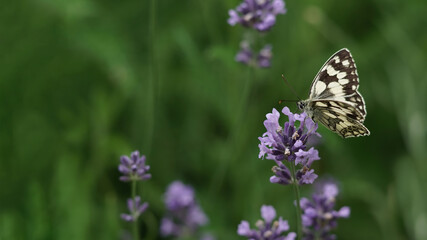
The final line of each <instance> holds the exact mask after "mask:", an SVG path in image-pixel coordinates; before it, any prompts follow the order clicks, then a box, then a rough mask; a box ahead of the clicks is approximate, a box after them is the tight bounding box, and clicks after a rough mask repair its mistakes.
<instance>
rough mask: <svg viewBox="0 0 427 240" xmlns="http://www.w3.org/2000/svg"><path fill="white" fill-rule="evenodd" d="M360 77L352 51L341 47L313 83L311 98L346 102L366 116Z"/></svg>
mask: <svg viewBox="0 0 427 240" xmlns="http://www.w3.org/2000/svg"><path fill="white" fill-rule="evenodd" d="M358 88H359V77H358V75H357V69H356V64H355V63H354V60H353V57H352V56H351V54H350V51H349V50H348V49H346V48H344V49H341V50H340V51H338V52H336V53H335V54H334V55H332V57H331V58H329V60H328V61H326V63H325V64H324V65H323V67H322V68H321V69H320V71H319V72H318V73H317V75H316V77H315V78H314V80H313V83H312V84H311V90H310V99H311V100H316V99H329V100H335V101H342V102H346V103H348V104H350V105H352V106H354V107H355V108H356V109H357V110H358V111H360V113H361V114H362V115H363V118H364V117H365V116H366V108H365V102H364V100H363V97H362V95H360V93H359V92H358V91H357V89H358Z"/></svg>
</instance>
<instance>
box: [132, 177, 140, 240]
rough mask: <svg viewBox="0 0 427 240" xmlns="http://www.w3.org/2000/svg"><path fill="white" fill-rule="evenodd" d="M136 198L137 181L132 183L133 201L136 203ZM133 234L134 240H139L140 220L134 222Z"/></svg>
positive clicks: (136, 219)
mask: <svg viewBox="0 0 427 240" xmlns="http://www.w3.org/2000/svg"><path fill="white" fill-rule="evenodd" d="M135 197H136V180H133V181H132V201H135ZM132 214H134V213H132ZM132 232H133V239H134V240H139V231H138V218H135V220H134V221H133V224H132Z"/></svg>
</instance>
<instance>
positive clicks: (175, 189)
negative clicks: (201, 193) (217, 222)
mask: <svg viewBox="0 0 427 240" xmlns="http://www.w3.org/2000/svg"><path fill="white" fill-rule="evenodd" d="M164 201H165V205H166V210H167V214H166V216H165V217H163V219H162V223H161V226H160V233H161V235H162V236H164V237H166V236H173V237H181V236H184V235H186V234H190V235H194V234H195V233H196V232H197V231H198V229H199V227H200V226H203V225H206V224H207V223H208V218H207V217H206V215H205V213H204V212H203V210H202V209H201V208H200V206H199V205H198V203H197V201H196V199H195V194H194V189H193V188H192V187H190V186H187V185H184V184H183V183H182V182H180V181H174V182H172V183H171V184H170V185H169V187H168V188H167V190H166V193H165V195H164ZM186 236H188V235H186Z"/></svg>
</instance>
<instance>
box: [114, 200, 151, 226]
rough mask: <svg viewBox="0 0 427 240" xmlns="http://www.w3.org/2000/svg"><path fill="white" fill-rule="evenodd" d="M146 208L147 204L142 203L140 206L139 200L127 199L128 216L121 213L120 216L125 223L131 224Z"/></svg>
mask: <svg viewBox="0 0 427 240" xmlns="http://www.w3.org/2000/svg"><path fill="white" fill-rule="evenodd" d="M147 208H148V203H147V202H144V203H142V204H141V198H140V197H138V196H137V197H135V199H132V198H129V199H128V209H129V212H130V214H126V213H122V214H121V215H120V216H121V218H122V219H123V220H125V221H127V222H133V221H136V220H137V219H138V217H139V216H140V215H141V214H142V213H143V212H145V210H147Z"/></svg>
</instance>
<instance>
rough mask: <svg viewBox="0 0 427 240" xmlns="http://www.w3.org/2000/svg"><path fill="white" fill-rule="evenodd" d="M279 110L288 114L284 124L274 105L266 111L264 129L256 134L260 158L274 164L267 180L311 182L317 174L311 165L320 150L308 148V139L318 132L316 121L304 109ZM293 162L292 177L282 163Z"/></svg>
mask: <svg viewBox="0 0 427 240" xmlns="http://www.w3.org/2000/svg"><path fill="white" fill-rule="evenodd" d="M282 113H283V114H284V115H286V116H287V117H288V121H287V122H285V124H284V125H283V127H282V126H281V125H280V123H279V118H280V113H279V111H277V110H276V109H274V108H273V111H272V113H269V114H267V120H265V121H264V126H265V128H266V130H267V132H265V133H264V134H263V135H262V137H259V138H258V139H259V140H260V144H259V145H258V147H259V150H260V152H259V156H258V157H259V158H261V159H263V158H264V157H265V158H267V159H271V160H274V161H275V163H276V164H277V165H276V166H274V167H273V169H272V171H273V173H274V176H272V177H271V178H270V182H272V183H278V184H282V185H288V184H291V183H293V182H297V183H298V184H300V185H302V184H312V183H313V182H314V180H315V179H316V178H317V174H315V173H314V170H313V169H310V168H311V164H312V163H313V162H314V161H317V160H319V159H320V157H319V152H318V151H317V150H316V149H314V148H313V147H312V148H310V149H309V150H307V146H306V145H307V141H308V139H309V138H310V137H312V136H320V135H319V134H318V133H317V132H316V130H317V124H316V123H314V122H313V121H312V120H311V119H310V118H309V117H307V115H306V114H305V113H302V114H294V113H292V112H291V111H290V110H289V108H288V107H284V108H283V110H282ZM286 162H288V164H295V166H297V167H298V170H297V172H296V175H295V179H293V178H292V175H291V172H290V170H289V168H288V167H287V166H286V165H285V163H286Z"/></svg>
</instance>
